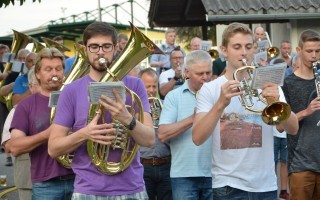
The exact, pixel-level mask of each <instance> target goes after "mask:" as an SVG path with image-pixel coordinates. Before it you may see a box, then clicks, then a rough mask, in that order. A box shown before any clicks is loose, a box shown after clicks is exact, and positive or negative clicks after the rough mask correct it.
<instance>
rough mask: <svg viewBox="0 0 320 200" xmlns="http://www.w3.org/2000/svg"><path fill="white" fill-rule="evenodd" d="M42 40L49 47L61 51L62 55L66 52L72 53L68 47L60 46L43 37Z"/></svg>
mask: <svg viewBox="0 0 320 200" xmlns="http://www.w3.org/2000/svg"><path fill="white" fill-rule="evenodd" d="M41 39H42V40H43V42H44V43H45V44H46V46H47V47H54V48H56V49H58V50H59V51H61V52H62V53H63V52H65V51H70V49H69V48H68V47H66V46H64V45H63V44H59V43H58V42H56V41H53V40H51V39H49V38H45V37H41Z"/></svg>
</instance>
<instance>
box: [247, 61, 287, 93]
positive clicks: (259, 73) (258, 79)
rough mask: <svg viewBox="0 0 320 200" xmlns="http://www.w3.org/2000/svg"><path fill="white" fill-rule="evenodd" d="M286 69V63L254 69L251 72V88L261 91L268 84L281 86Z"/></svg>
mask: <svg viewBox="0 0 320 200" xmlns="http://www.w3.org/2000/svg"><path fill="white" fill-rule="evenodd" d="M286 69H287V63H285V62H284V63H279V64H276V65H269V66H264V67H256V68H255V70H254V71H253V80H252V85H251V87H252V88H253V89H261V88H262V86H263V85H264V84H266V83H268V82H271V83H275V84H277V85H278V86H282V85H283V80H284V76H285V73H286Z"/></svg>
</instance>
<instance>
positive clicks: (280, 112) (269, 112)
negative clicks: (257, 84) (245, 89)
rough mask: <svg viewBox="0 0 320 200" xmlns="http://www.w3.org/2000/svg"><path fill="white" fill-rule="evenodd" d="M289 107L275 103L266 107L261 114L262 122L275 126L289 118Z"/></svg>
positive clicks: (281, 103)
mask: <svg viewBox="0 0 320 200" xmlns="http://www.w3.org/2000/svg"><path fill="white" fill-rule="evenodd" d="M290 114H291V107H290V106H289V105H288V104H287V103H284V102H280V101H276V102H274V103H271V104H270V105H268V106H267V107H266V108H265V109H264V110H263V111H262V113H261V118H262V121H263V122H264V123H266V124H268V125H277V124H279V123H280V122H281V121H284V120H286V119H288V118H289V116H290Z"/></svg>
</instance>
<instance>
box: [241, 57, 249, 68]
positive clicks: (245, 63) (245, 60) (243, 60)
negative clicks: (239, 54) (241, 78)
mask: <svg viewBox="0 0 320 200" xmlns="http://www.w3.org/2000/svg"><path fill="white" fill-rule="evenodd" d="M242 63H243V64H244V65H245V66H248V64H247V59H245V58H243V59H242Z"/></svg>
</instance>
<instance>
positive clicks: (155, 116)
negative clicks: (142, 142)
mask: <svg viewBox="0 0 320 200" xmlns="http://www.w3.org/2000/svg"><path fill="white" fill-rule="evenodd" d="M148 99H149V103H150V109H151V116H152V121H153V128H158V127H159V121H160V114H161V111H162V102H161V100H160V99H159V98H157V97H153V96H151V97H149V98H148Z"/></svg>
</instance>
